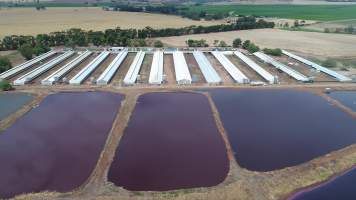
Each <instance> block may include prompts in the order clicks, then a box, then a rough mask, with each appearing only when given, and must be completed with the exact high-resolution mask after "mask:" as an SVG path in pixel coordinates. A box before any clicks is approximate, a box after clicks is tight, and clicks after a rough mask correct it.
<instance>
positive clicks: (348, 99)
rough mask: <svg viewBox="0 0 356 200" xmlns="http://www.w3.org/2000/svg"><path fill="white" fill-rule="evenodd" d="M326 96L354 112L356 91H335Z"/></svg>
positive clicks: (355, 109) (355, 110) (355, 108)
mask: <svg viewBox="0 0 356 200" xmlns="http://www.w3.org/2000/svg"><path fill="white" fill-rule="evenodd" d="M328 95H329V96H330V97H332V98H333V99H336V100H338V101H339V102H340V103H342V104H343V105H345V106H347V107H349V108H351V109H352V110H353V111H354V112H356V91H335V92H331V93H330V94H328Z"/></svg>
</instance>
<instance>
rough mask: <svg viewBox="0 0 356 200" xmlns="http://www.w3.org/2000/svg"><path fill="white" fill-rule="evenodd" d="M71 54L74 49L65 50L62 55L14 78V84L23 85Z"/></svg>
mask: <svg viewBox="0 0 356 200" xmlns="http://www.w3.org/2000/svg"><path fill="white" fill-rule="evenodd" d="M73 54H74V51H67V52H65V53H63V54H62V55H60V56H58V57H56V58H54V59H53V60H51V61H49V62H47V63H45V64H43V65H41V66H39V67H37V68H36V69H34V70H32V71H30V72H28V73H26V74H24V75H23V76H21V77H19V78H18V79H16V80H15V81H14V85H25V84H26V83H29V82H30V81H32V80H34V79H35V78H37V77H38V76H40V75H41V74H43V73H45V72H47V71H48V70H50V69H52V68H53V67H55V66H56V65H58V64H59V63H61V62H63V61H64V60H66V59H67V58H69V57H70V56H72V55H73Z"/></svg>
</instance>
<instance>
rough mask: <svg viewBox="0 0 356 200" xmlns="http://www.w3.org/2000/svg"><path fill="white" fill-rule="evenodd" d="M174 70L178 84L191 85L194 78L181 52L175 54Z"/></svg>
mask: <svg viewBox="0 0 356 200" xmlns="http://www.w3.org/2000/svg"><path fill="white" fill-rule="evenodd" d="M173 63H174V70H175V73H176V81H177V83H178V84H191V83H192V77H191V76H190V72H189V69H188V65H187V62H186V61H185V58H184V54H183V52H181V51H175V52H173Z"/></svg>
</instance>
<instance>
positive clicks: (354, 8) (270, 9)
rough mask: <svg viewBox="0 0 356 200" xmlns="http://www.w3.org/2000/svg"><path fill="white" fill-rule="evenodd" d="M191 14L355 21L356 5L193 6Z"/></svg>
mask: <svg viewBox="0 0 356 200" xmlns="http://www.w3.org/2000/svg"><path fill="white" fill-rule="evenodd" d="M189 10H190V11H191V12H200V11H206V12H207V13H228V12H234V13H235V14H239V15H257V16H267V17H278V18H289V19H304V20H318V21H331V20H342V19H356V5H350V4H347V5H214V6H212V5H202V6H193V7H190V9H189Z"/></svg>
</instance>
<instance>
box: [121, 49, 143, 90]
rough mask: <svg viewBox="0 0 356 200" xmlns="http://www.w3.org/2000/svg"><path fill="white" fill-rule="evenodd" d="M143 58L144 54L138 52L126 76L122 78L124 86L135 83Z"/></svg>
mask: <svg viewBox="0 0 356 200" xmlns="http://www.w3.org/2000/svg"><path fill="white" fill-rule="evenodd" d="M144 58H145V52H143V51H139V52H138V53H137V54H136V56H135V58H134V60H133V62H132V64H131V65H130V68H129V70H128V71H127V74H126V76H125V78H124V84H126V85H132V84H135V83H136V80H137V76H138V73H139V72H140V69H141V65H142V62H143V59H144Z"/></svg>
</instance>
